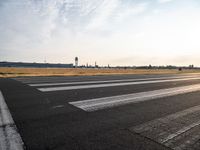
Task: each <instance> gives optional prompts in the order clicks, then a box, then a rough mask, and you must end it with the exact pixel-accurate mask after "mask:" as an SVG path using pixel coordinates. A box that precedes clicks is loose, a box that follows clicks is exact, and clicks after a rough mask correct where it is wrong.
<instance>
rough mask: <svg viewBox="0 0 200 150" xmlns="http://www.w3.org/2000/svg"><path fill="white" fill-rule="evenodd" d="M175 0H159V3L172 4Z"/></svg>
mask: <svg viewBox="0 0 200 150" xmlns="http://www.w3.org/2000/svg"><path fill="white" fill-rule="evenodd" d="M172 1H174V0H158V2H159V3H168V2H172Z"/></svg>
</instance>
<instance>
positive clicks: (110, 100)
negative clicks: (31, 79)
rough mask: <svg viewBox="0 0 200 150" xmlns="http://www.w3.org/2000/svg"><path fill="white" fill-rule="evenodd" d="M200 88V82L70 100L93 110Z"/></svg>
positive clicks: (74, 103) (82, 107) (83, 107)
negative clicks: (125, 93) (118, 94)
mask: <svg viewBox="0 0 200 150" xmlns="http://www.w3.org/2000/svg"><path fill="white" fill-rule="evenodd" d="M199 90H200V84H195V85H189V86H182V87H176V88H168V89H161V90H155V91H148V92H140V93H133V94H127V95H120V96H112V97H104V98H97V99H90V100H83V101H74V102H69V104H71V105H74V106H76V107H78V108H80V109H83V110H85V111H88V112H91V111H96V110H100V109H105V108H109V107H115V106H120V105H125V104H129V103H138V102H142V101H147V100H152V99H156V98H162V97H167V96H174V95H178V94H183V93H189V92H194V91H199Z"/></svg>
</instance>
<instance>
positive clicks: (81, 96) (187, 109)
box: [0, 74, 200, 150]
mask: <svg viewBox="0 0 200 150" xmlns="http://www.w3.org/2000/svg"><path fill="white" fill-rule="evenodd" d="M0 93H2V96H1V97H2V98H1V100H2V102H5V104H6V105H4V103H3V104H1V105H3V106H7V107H0V110H1V113H2V112H3V111H2V110H6V113H4V115H0V143H2V144H1V145H3V148H2V147H1V148H2V149H8V150H11V149H16V148H13V147H15V146H17V147H19V148H18V149H19V150H21V149H28V150H36V149H37V150H65V149H70V150H96V149H97V150H109V149H116V150H122V149H125V150H133V149H134V150H145V149H148V150H149V149H150V150H151V149H152V150H162V149H163V150H170V149H174V150H188V149H190V150H197V149H200V133H199V130H200V74H179V75H112V76H80V77H79V76H74V77H63V76H61V77H59V76H56V77H17V78H0ZM0 102H1V101H0ZM5 116H6V117H7V116H10V117H9V118H10V119H8V120H9V121H10V122H9V123H6V121H3V118H5ZM4 120H5V119H4ZM8 125H12V126H13V127H14V128H12V129H11V131H12V132H13V133H14V134H12V135H15V136H5V135H7V134H8V133H9V132H5V129H7V128H8ZM3 135H4V136H3ZM6 141H9V142H10V143H12V146H10V145H11V144H8V143H9V142H6ZM6 143H7V144H6Z"/></svg>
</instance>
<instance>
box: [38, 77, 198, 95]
mask: <svg viewBox="0 0 200 150" xmlns="http://www.w3.org/2000/svg"><path fill="white" fill-rule="evenodd" d="M197 79H200V77H195V78H184V79H170V80H154V81H138V82H137V81H136V82H125V83H110V84H94V85H77V86H64V87H46V88H38V90H40V91H42V92H51V91H63V90H76V89H89V88H101V87H113V86H125V85H138V84H150V83H164V82H173V81H187V80H197Z"/></svg>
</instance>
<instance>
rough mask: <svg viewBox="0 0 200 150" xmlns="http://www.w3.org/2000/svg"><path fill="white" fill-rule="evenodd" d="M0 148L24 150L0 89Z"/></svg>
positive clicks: (3, 149)
mask: <svg viewBox="0 0 200 150" xmlns="http://www.w3.org/2000/svg"><path fill="white" fill-rule="evenodd" d="M0 149H2V150H24V143H23V141H22V138H21V136H20V134H19V133H18V131H17V127H16V125H15V123H14V120H13V118H12V116H11V114H10V111H9V109H8V106H7V104H6V102H5V99H4V97H3V94H2V92H1V91H0Z"/></svg>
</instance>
